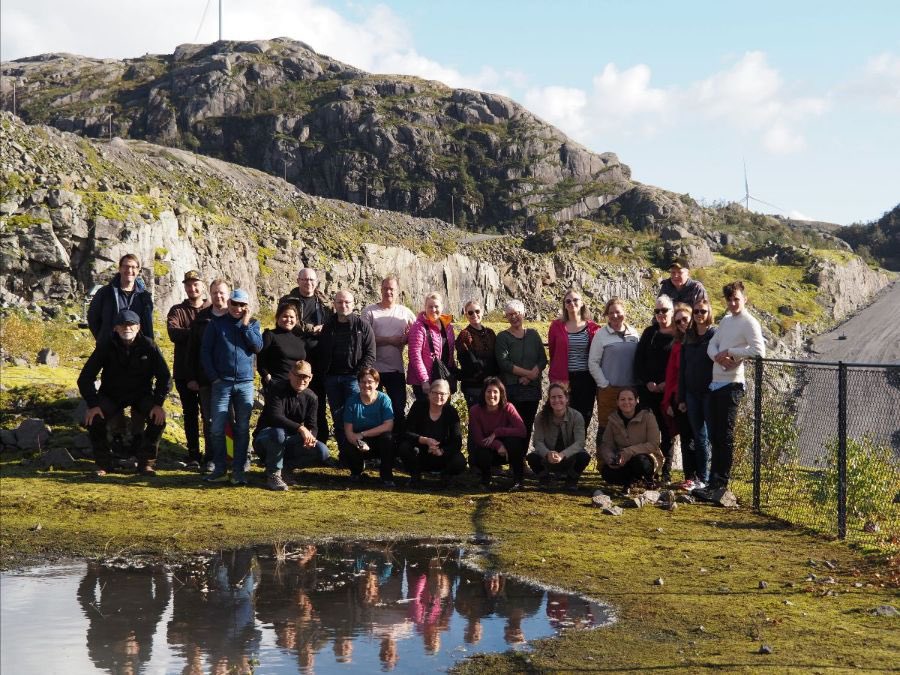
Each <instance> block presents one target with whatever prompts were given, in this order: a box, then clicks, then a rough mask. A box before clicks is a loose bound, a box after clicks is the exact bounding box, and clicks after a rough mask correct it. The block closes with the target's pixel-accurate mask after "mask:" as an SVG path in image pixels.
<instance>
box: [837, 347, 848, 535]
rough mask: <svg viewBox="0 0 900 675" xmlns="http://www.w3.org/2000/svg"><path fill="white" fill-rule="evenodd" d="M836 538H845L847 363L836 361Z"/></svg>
mask: <svg viewBox="0 0 900 675" xmlns="http://www.w3.org/2000/svg"><path fill="white" fill-rule="evenodd" d="M837 470H838V505H837V507H838V512H837V517H838V523H837V526H838V538H839V539H846V538H847V364H845V363H843V362H842V361H838V456H837Z"/></svg>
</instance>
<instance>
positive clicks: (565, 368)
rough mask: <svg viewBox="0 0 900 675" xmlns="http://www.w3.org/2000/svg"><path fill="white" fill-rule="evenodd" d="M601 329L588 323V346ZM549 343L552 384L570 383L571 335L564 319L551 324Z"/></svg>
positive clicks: (592, 323)
mask: <svg viewBox="0 0 900 675" xmlns="http://www.w3.org/2000/svg"><path fill="white" fill-rule="evenodd" d="M598 328H600V326H599V324H596V323H594V322H593V321H588V322H587V332H588V346H590V344H591V340H593V339H594V333H596V332H597V329H598ZM547 342H548V343H549V346H550V381H551V382H568V381H569V333H568V331H566V322H565V321H563V320H562V319H554V320H553V323H551V324H550V331H549V333H548V335H547Z"/></svg>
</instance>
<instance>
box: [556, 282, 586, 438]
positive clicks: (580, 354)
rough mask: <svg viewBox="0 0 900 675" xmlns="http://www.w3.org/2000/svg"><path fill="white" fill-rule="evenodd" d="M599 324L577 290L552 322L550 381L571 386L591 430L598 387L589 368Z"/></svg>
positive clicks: (567, 296) (572, 398)
mask: <svg viewBox="0 0 900 675" xmlns="http://www.w3.org/2000/svg"><path fill="white" fill-rule="evenodd" d="M598 328H599V326H598V325H597V324H596V323H594V322H593V321H592V320H591V313H590V312H589V311H588V308H587V305H585V304H584V301H583V300H582V299H581V294H580V293H579V292H578V291H576V290H575V289H569V291H568V292H566V294H565V295H564V296H563V306H562V312H561V313H560V316H559V318H557V319H554V320H553V322H552V323H551V324H550V331H549V334H548V340H547V341H548V343H549V347H550V381H551V382H559V383H560V384H564V385H567V386H568V389H569V396H570V401H571V406H572V408H574V409H575V410H577V411H578V412H580V413H581V417H582V419H583V420H584V427H585V429H587V427H588V426H590V424H591V418H592V417H593V415H594V399H595V397H596V392H597V389H596V386H595V384H594V378H593V377H591V371H590V370H589V368H588V355H589V354H590V348H591V341H592V340H593V339H594V334H595V333H596V332H597V329H598Z"/></svg>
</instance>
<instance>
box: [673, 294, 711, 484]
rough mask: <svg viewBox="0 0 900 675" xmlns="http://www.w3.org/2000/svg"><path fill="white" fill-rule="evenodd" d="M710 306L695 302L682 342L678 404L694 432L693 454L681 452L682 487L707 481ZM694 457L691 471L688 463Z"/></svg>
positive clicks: (708, 453)
mask: <svg viewBox="0 0 900 675" xmlns="http://www.w3.org/2000/svg"><path fill="white" fill-rule="evenodd" d="M712 322H713V316H712V307H711V306H710V304H709V301H708V300H700V301H699V302H698V303H697V304H696V305H694V320H693V322H692V324H691V326H690V327H689V328H688V331H687V334H686V335H685V336H684V344H683V345H682V346H681V367H680V368H679V370H678V406H679V408H680V409H681V410H683V411H684V412H686V413H687V416H688V421H689V422H690V425H691V432H692V434H693V436H694V453H693V457H692V458H689V457H687V456H684V444H683V443H682V451H681V452H682V456H683V462H684V477H685V481H684V483H682V485H681V487H682V488H683V489H685V490H688V491H690V490H694V489H698V488H703V487H705V486H706V483H708V482H709V458H710V446H709V424H710V414H711V412H710V398H709V384H710V382H712V371H713V361H712V359H710V358H709V356H708V355H707V353H706V350H707V349H708V348H709V341H710V340H711V339H712V338H713V336H714V335H715V334H716V328H715V326H713V325H712ZM690 461H693V474H692V473H690V471H689V468H690V467H689V463H690Z"/></svg>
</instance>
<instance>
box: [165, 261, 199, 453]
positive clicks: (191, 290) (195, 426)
mask: <svg viewBox="0 0 900 675" xmlns="http://www.w3.org/2000/svg"><path fill="white" fill-rule="evenodd" d="M182 283H183V284H184V294H185V295H186V296H187V298H186V299H185V300H184V301H183V302H179V303H178V304H177V305H173V306H172V308H171V309H169V314H168V317H167V318H166V328H167V330H168V332H169V339H170V340H171V341H172V344H174V345H175V358H174V364H173V365H174V368H173V371H174V372H173V377H174V379H175V389H176V390H177V391H178V398H179V399H181V409H182V412H183V415H184V417H183V419H184V435H185V437H186V438H187V450H188V456H187V460H188V462H187V467H188V468H189V469H196V470H198V471H199V469H200V459H201V455H200V424H199V422H198V419H199V418H200V417H203V424H204V437H205V436H207V435H208V430H207V429H206V428H205V427H206V425H207V420H206V417H205V416H201V415H200V393H199V391H197V390H192V389H190V388H189V387H188V382H189V381H190V380H191V373H192V372H193V368H191V367H190V364H189V363H188V360H189V358H190V349H189V344H188V343H189V340H190V336H191V325H192V324H193V323H194V320H195V319H196V318H197V314H198V313H199V312H200V310H203V309H206V308H207V307H209V300H207V299H206V298H204V290H205V286H204V284H203V281H202V280H201V279H200V273H199V272H198V271H197V270H190V271H188V272H186V273H185V275H184V279H183V280H182Z"/></svg>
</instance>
